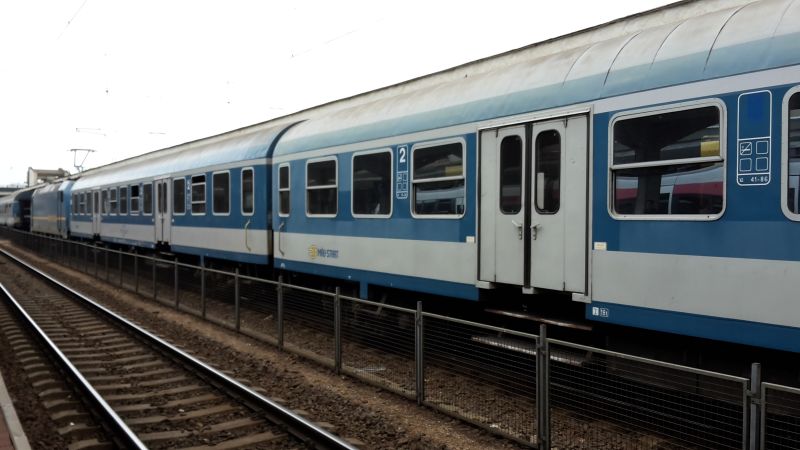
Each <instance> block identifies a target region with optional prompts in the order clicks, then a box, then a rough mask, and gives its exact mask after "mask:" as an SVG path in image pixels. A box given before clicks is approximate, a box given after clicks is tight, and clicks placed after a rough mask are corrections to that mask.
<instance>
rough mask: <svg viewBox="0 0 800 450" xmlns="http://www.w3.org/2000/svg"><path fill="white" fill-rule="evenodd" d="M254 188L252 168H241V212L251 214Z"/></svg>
mask: <svg viewBox="0 0 800 450" xmlns="http://www.w3.org/2000/svg"><path fill="white" fill-rule="evenodd" d="M254 189H255V185H254V184H253V169H242V214H253V206H254V200H253V198H254V195H255V191H254Z"/></svg>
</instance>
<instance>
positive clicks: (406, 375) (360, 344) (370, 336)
mask: <svg viewBox="0 0 800 450" xmlns="http://www.w3.org/2000/svg"><path fill="white" fill-rule="evenodd" d="M341 305H342V307H341V324H342V325H341V328H342V332H341V335H342V345H341V347H342V368H343V370H344V371H345V372H346V373H348V374H351V375H353V376H356V377H358V378H361V379H364V380H366V381H369V382H371V383H374V384H378V385H381V386H384V387H386V388H387V389H390V390H392V391H394V392H396V393H399V394H401V395H404V396H407V397H411V398H414V397H415V396H416V377H415V365H414V364H415V363H414V361H415V359H414V345H415V344H414V342H415V341H414V315H415V311H413V310H408V309H404V308H398V307H393V306H387V305H383V304H380V303H374V302H369V301H365V300H360V299H356V298H350V297H342V298H341Z"/></svg>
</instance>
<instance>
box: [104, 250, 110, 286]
mask: <svg viewBox="0 0 800 450" xmlns="http://www.w3.org/2000/svg"><path fill="white" fill-rule="evenodd" d="M103 255H105V260H106V282H108V280H109V279H111V277H110V276H109V274H108V249H106V250H103Z"/></svg>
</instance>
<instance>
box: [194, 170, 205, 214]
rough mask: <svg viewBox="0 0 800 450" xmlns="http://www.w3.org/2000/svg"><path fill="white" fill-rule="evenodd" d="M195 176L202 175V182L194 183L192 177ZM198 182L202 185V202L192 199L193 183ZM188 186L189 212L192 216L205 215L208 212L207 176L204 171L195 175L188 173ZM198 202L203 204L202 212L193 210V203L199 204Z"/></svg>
mask: <svg viewBox="0 0 800 450" xmlns="http://www.w3.org/2000/svg"><path fill="white" fill-rule="evenodd" d="M195 177H203V182H202V183H195V182H194V178H195ZM200 184H202V185H203V201H202V202H200V201H195V200H194V195H193V194H194V186H195V185H198V186H199V185H200ZM189 186H190V188H189V212H190V213H191V215H193V216H205V215H206V214H207V213H208V177H207V176H206V173H205V172H203V173H198V174H195V175H189ZM200 203H202V204H203V212H194V205H195V204H198V205H199V204H200Z"/></svg>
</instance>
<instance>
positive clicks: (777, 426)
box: [761, 383, 800, 450]
mask: <svg viewBox="0 0 800 450" xmlns="http://www.w3.org/2000/svg"><path fill="white" fill-rule="evenodd" d="M761 398H762V399H763V400H764V406H763V408H762V410H761V411H762V415H761V439H762V440H761V448H762V449H765V450H772V449H780V450H783V449H786V450H788V449H797V448H800V389H796V388H789V387H786V386H779V385H776V384H770V383H762V385H761Z"/></svg>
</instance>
